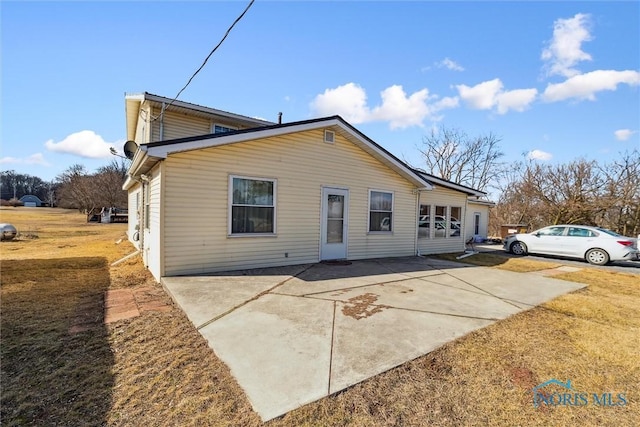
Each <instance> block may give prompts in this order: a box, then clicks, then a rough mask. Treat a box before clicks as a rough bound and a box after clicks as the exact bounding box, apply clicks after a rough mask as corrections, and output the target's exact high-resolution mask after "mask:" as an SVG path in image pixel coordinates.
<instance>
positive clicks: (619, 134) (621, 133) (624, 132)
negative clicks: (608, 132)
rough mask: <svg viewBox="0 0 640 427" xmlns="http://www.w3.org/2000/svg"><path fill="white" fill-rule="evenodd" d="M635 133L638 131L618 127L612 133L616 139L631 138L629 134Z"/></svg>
mask: <svg viewBox="0 0 640 427" xmlns="http://www.w3.org/2000/svg"><path fill="white" fill-rule="evenodd" d="M635 133H638V131H637V130H631V129H618V130H617V131H615V132H614V133H613V134H614V135H615V136H616V139H617V140H618V141H626V140H627V139H629V138H631V135H633V134H635Z"/></svg>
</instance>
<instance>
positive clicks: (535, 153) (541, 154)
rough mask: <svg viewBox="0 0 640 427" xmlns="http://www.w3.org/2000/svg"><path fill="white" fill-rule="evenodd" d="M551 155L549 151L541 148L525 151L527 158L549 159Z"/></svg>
mask: <svg viewBox="0 0 640 427" xmlns="http://www.w3.org/2000/svg"><path fill="white" fill-rule="evenodd" d="M552 157H553V156H552V155H551V154H550V153H547V152H546V151H542V150H531V151H529V152H528V153H527V159H529V160H551V158H552Z"/></svg>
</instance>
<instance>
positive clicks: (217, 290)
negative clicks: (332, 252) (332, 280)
mask: <svg viewBox="0 0 640 427" xmlns="http://www.w3.org/2000/svg"><path fill="white" fill-rule="evenodd" d="M308 267H309V266H307V265H297V266H290V267H278V268H273V269H256V270H247V271H237V272H227V273H225V275H220V274H216V275H211V276H177V277H164V278H162V284H163V286H165V288H166V289H169V290H170V294H171V296H172V298H173V299H174V301H175V302H176V303H177V304H178V305H179V306H180V307H181V308H182V310H184V312H185V313H186V314H187V317H188V318H189V320H190V321H191V322H192V323H193V324H194V325H195V326H196V328H200V327H201V326H203V325H204V324H205V323H206V322H209V321H211V320H212V319H215V318H216V317H218V316H221V315H222V314H224V313H226V312H228V311H229V310H233V309H234V308H235V307H239V306H241V305H242V304H244V303H245V302H247V301H248V300H250V299H252V298H254V297H256V296H257V295H259V294H260V293H262V292H266V291H268V290H269V289H271V288H273V287H274V286H277V285H278V284H280V283H283V282H285V281H287V280H289V279H291V278H292V277H294V276H295V275H297V274H299V273H301V272H302V271H304V270H305V269H306V268H308Z"/></svg>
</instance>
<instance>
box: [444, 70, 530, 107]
mask: <svg viewBox="0 0 640 427" xmlns="http://www.w3.org/2000/svg"><path fill="white" fill-rule="evenodd" d="M503 87H504V86H503V84H502V81H500V79H493V80H488V81H486V82H482V83H478V84H477V85H475V86H467V85H457V86H456V88H457V89H458V93H459V94H460V98H462V100H463V101H464V102H465V103H466V104H467V105H468V106H469V107H470V108H473V109H476V110H491V109H492V108H494V107H495V108H496V111H497V112H498V114H505V113H507V112H508V111H509V110H515V111H524V110H525V109H526V108H527V107H528V106H529V105H530V104H531V103H532V102H533V101H534V100H535V99H536V96H537V95H538V90H537V89H515V90H510V91H505V90H504V89H503Z"/></svg>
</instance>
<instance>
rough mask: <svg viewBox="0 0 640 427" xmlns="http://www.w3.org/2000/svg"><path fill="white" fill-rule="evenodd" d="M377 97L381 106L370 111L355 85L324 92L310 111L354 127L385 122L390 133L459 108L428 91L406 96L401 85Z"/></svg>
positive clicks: (362, 92) (317, 97) (454, 101)
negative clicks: (442, 111)
mask: <svg viewBox="0 0 640 427" xmlns="http://www.w3.org/2000/svg"><path fill="white" fill-rule="evenodd" d="M380 97H381V100H382V103H381V104H380V105H378V106H376V107H374V108H370V107H369V106H368V105H367V93H366V91H365V90H364V89H363V88H362V87H361V86H359V85H357V84H355V83H347V84H345V85H342V86H338V87H337V88H335V89H326V90H325V91H324V93H322V94H320V95H317V96H316V97H315V99H314V100H313V101H312V102H311V104H310V107H311V110H312V111H313V113H314V114H316V115H319V116H329V115H334V114H338V115H340V116H342V117H343V118H344V119H345V120H347V121H349V122H351V123H354V124H357V123H364V122H371V121H388V122H389V127H390V128H391V129H399V128H400V129H401V128H407V127H410V126H422V124H423V121H424V120H425V119H427V118H434V117H433V114H435V113H436V112H438V111H441V110H444V109H447V108H454V107H457V106H458V100H457V98H449V97H447V98H442V99H438V97H437V96H432V95H429V91H428V90H427V89H422V90H419V91H417V92H414V93H412V94H411V95H407V93H406V92H405V91H404V89H403V87H402V86H400V85H393V86H390V87H388V88H386V89H384V90H383V91H382V92H380ZM431 101H433V102H431ZM430 102H431V103H430Z"/></svg>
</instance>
